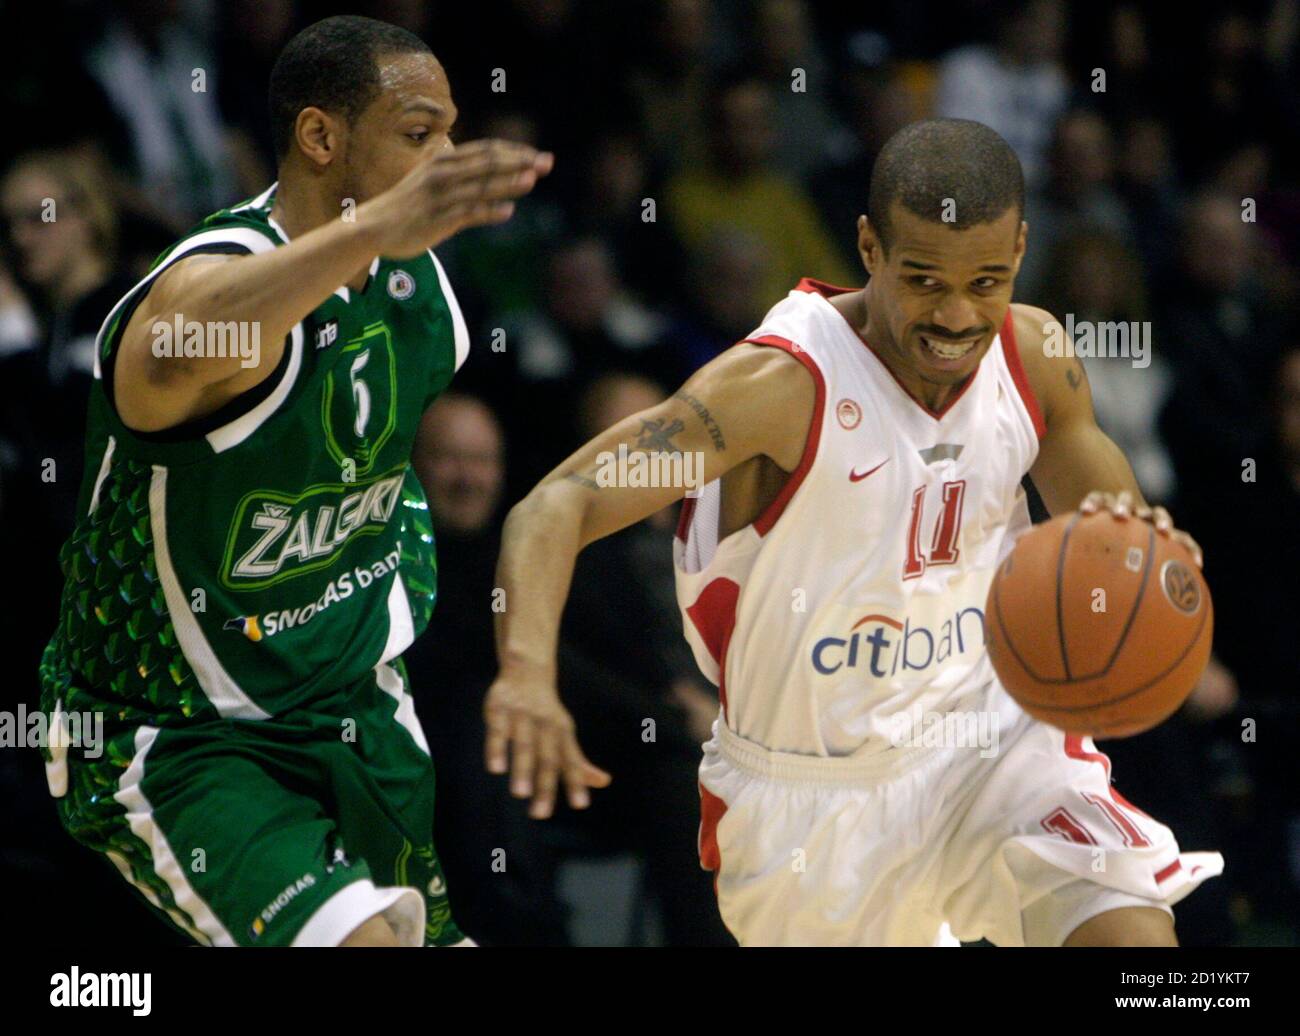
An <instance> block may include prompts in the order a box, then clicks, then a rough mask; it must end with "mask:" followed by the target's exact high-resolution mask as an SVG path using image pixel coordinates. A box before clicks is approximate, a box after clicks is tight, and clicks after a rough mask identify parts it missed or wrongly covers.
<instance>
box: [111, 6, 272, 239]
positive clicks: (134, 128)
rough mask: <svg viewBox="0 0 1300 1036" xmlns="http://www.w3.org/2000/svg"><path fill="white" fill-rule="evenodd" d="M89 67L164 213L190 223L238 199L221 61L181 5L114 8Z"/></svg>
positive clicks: (134, 166)
mask: <svg viewBox="0 0 1300 1036" xmlns="http://www.w3.org/2000/svg"><path fill="white" fill-rule="evenodd" d="M88 67H89V69H90V72H91V74H92V75H93V76H94V78H95V80H96V82H98V84H99V87H100V89H101V90H103V91H104V93H105V94H106V95H107V97H108V99H109V102H110V103H111V104H112V107H113V110H114V112H115V113H116V115H117V117H118V118H119V119H120V120H121V122H122V123H123V125H124V127H125V131H126V138H127V144H128V145H129V150H128V152H127V154H126V155H125V158H126V159H127V160H128V161H129V163H130V165H131V171H132V175H133V178H134V181H135V183H136V185H137V186H138V187H139V188H140V189H141V190H142V191H146V192H147V193H148V195H149V197H150V198H151V199H152V200H153V201H154V203H155V204H156V205H158V206H159V207H160V208H161V209H162V210H163V211H164V212H166V213H167V214H168V215H169V216H171V217H172V218H173V219H174V220H175V221H177V222H178V223H180V224H182V225H187V224H189V223H191V222H192V221H194V220H195V219H198V218H199V217H201V216H203V215H205V214H207V213H209V212H212V211H213V210H215V209H219V208H221V207H223V206H225V205H229V204H230V203H232V202H234V201H237V200H238V199H239V196H240V194H239V185H238V184H237V183H236V180H235V177H234V173H233V170H232V168H231V165H230V161H229V158H228V156H227V146H228V138H227V134H226V130H225V126H224V125H223V123H222V121H221V113H220V111H219V110H218V106H217V88H218V85H219V84H218V83H217V81H216V80H217V68H216V63H215V61H214V60H213V58H212V55H211V53H210V52H209V50H208V49H207V47H206V45H205V43H204V41H203V40H201V39H199V38H197V37H195V36H194V35H193V34H191V33H190V32H189V30H188V29H187V28H186V27H185V25H184V23H183V22H182V20H181V16H180V4H179V2H178V0H124V2H122V3H120V4H118V5H116V10H115V14H114V17H112V18H110V19H109V21H108V23H107V25H106V27H105V30H104V33H103V36H102V38H101V39H100V41H99V42H98V43H97V44H96V45H95V46H94V47H93V48H92V50H91V52H90V55H89V59H88ZM196 74H201V76H202V79H200V78H197V77H196ZM200 86H202V89H199V87H200ZM260 186H264V185H260Z"/></svg>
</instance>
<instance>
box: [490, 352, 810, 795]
mask: <svg viewBox="0 0 1300 1036" xmlns="http://www.w3.org/2000/svg"><path fill="white" fill-rule="evenodd" d="M814 395H815V389H814V385H813V380H812V377H811V376H810V375H809V374H808V373H807V371H805V370H804V369H803V366H802V364H800V363H799V362H798V361H797V360H795V359H794V358H793V357H791V356H789V355H788V354H786V353H784V352H782V351H780V350H777V349H772V348H767V347H762V346H755V345H748V344H741V345H737V346H734V347H732V348H731V349H729V350H727V351H726V352H725V353H723V354H722V355H721V356H719V357H718V358H717V359H715V360H713V361H712V362H711V363H709V364H707V365H706V366H704V367H702V368H701V369H700V370H699V371H698V372H697V373H696V374H695V375H694V376H693V377H692V378H691V379H690V380H689V381H687V382H686V384H685V385H683V386H682V388H681V390H680V391H678V392H677V393H676V394H675V395H673V396H672V397H671V398H669V399H667V400H665V401H664V402H662V403H660V404H659V405H658V406H655V407H652V408H650V409H649V410H644V411H642V412H641V413H639V414H634V415H633V416H632V417H629V418H627V419H626V420H624V421H621V422H620V423H619V424H616V425H614V427H612V428H610V429H609V430H608V431H606V432H604V433H603V434H601V435H599V436H597V437H596V438H595V439H593V440H591V441H590V442H588V443H587V444H586V445H585V446H583V447H581V448H580V449H578V450H577V451H576V452H574V453H573V454H572V455H571V456H570V457H568V458H567V459H566V460H565V461H564V462H563V463H561V464H560V465H559V466H558V467H556V468H555V469H554V470H553V471H552V472H551V473H550V474H549V475H547V476H546V478H544V479H543V480H542V481H541V482H540V483H538V485H537V486H536V487H535V488H534V489H533V490H532V492H530V493H529V494H528V496H526V497H525V498H524V499H523V500H522V501H520V503H518V504H517V505H515V507H514V508H513V509H512V510H511V512H510V515H509V517H508V518H507V520H506V524H505V529H504V532H503V534H502V546H501V557H500V561H499V563H498V566H497V585H498V587H500V588H501V589H503V590H504V591H505V610H504V611H503V612H501V613H500V614H499V615H498V616H497V631H496V633H497V638H496V639H497V651H498V655H499V659H500V664H501V675H500V676H499V677H498V679H497V681H496V683H494V684H493V687H492V689H491V691H490V692H489V695H488V701H487V704H486V708H485V712H486V716H487V722H488V744H487V761H488V768H489V769H490V770H492V771H493V772H496V773H504V772H505V771H506V768H507V749H508V748H510V747H513V753H512V754H513V760H512V762H513V771H514V781H513V784H512V788H513V790H514V792H515V794H516V795H520V796H524V797H526V796H528V795H530V794H532V793H533V784H532V778H533V773H534V769H536V771H537V790H536V796H535V798H534V815H535V816H547V815H549V812H550V808H551V803H552V801H553V798H554V792H555V784H556V773H557V771H558V770H559V769H560V768H563V770H564V774H565V781H566V784H567V785H568V787H569V792H570V795H569V798H570V802H571V803H572V804H573V805H575V806H580V805H583V804H585V802H586V797H585V787H586V786H589V785H590V786H599V785H601V784H603V783H606V782H607V781H608V777H607V776H606V775H604V774H603V773H602V772H601V771H599V770H597V769H596V768H595V767H593V766H591V764H589V763H587V762H586V760H585V759H583V758H582V754H581V752H580V751H579V750H578V748H577V744H576V741H575V740H574V738H573V732H572V721H571V720H570V719H569V717H568V714H567V712H565V711H564V709H563V706H562V705H560V702H559V698H558V695H557V693H556V691H555V668H556V663H555V658H556V645H557V643H558V639H559V628H560V616H561V614H562V612H563V610H564V603H565V599H566V597H567V596H568V590H569V582H570V580H571V578H572V576H573V566H574V562H575V560H576V558H577V556H578V553H579V551H581V550H582V548H583V547H585V546H586V545H587V544H589V543H591V542H592V541H594V540H597V539H600V538H601V537H603V536H608V535H610V534H611V533H614V532H617V531H618V530H619V529H623V528H626V527H627V526H629V525H632V524H633V523H635V522H638V521H640V520H641V519H643V518H645V517H647V516H649V515H651V514H654V513H655V512H656V511H658V510H660V509H661V508H663V507H665V506H666V505H668V504H670V503H672V502H673V501H674V500H678V499H680V498H681V497H683V496H684V495H685V493H686V491H687V489H689V488H692V487H688V486H669V487H660V488H650V487H645V488H634V487H624V486H606V485H602V484H601V483H602V481H603V479H602V478H601V468H602V464H603V463H605V461H603V460H602V456H601V455H602V454H606V455H612V456H617V455H618V452H619V448H620V446H622V447H624V448H626V450H627V453H628V457H629V460H631V459H632V458H633V457H635V456H636V455H637V454H644V453H647V452H653V451H669V452H671V451H680V452H681V453H684V454H694V455H695V456H696V457H698V459H699V461H700V462H701V464H702V468H703V473H702V475H701V476H700V478H699V484H701V485H702V484H703V483H705V482H709V481H712V480H713V479H715V478H718V477H719V476H721V475H723V474H724V473H725V472H727V471H730V470H731V469H732V468H734V467H736V466H737V465H739V464H742V463H744V462H745V461H748V460H750V459H751V458H753V457H756V456H760V455H762V456H766V457H769V458H771V459H772V460H773V461H774V462H775V463H776V464H777V465H778V466H780V467H781V468H783V469H785V470H786V471H790V470H793V469H794V468H795V467H796V466H797V465H798V462H799V456H800V454H801V453H802V451H803V447H804V440H805V437H806V435H807V429H808V426H809V422H810V421H811V418H812V412H813V405H814Z"/></svg>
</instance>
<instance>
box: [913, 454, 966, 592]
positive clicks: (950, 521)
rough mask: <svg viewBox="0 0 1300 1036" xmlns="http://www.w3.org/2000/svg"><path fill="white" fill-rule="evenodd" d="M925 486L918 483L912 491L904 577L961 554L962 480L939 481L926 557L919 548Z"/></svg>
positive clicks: (947, 562) (949, 561) (950, 562)
mask: <svg viewBox="0 0 1300 1036" xmlns="http://www.w3.org/2000/svg"><path fill="white" fill-rule="evenodd" d="M926 489H927V487H926V486H921V487H919V488H918V489H916V490H914V491H913V493H912V517H911V519H910V520H909V521H908V523H907V557H906V560H905V561H904V562H903V578H904V579H917V578H919V577H920V575H921V574H922V573H923V572H924V571H925V569H926V566H927V565H955V564H956V563H957V558H958V556H959V555H960V554H961V551H960V550H959V549H958V547H957V536H958V535H959V534H960V532H961V502H962V500H963V499H964V498H965V496H966V480H965V479H961V480H960V481H957V482H945V483H944V484H943V490H942V493H943V510H942V511H940V512H939V516H938V518H937V519H935V523H934V535H932V536H931V537H930V555H929V557H926V555H925V554H923V553H922V552H921V523H922V521H923V512H924V510H925V495H926Z"/></svg>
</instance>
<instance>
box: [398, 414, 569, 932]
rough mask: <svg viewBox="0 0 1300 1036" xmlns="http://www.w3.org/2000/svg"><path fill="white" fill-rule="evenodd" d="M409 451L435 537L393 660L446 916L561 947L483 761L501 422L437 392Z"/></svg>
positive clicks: (548, 878) (513, 813)
mask: <svg viewBox="0 0 1300 1036" xmlns="http://www.w3.org/2000/svg"><path fill="white" fill-rule="evenodd" d="M411 459H412V464H413V466H414V468H415V471H416V474H417V475H418V476H419V478H420V481H421V482H422V483H423V485H424V488H425V492H426V494H427V495H428V498H429V511H430V514H431V516H432V518H433V525H434V533H435V535H436V537H437V540H438V558H439V564H438V598H437V604H436V606H435V608H434V610H433V617H432V619H431V620H430V622H429V627H428V629H427V631H426V632H425V634H424V635H423V636H421V637H420V638H419V639H418V640H416V642H415V643H414V644H413V645H412V646H411V647H410V649H408V650H407V652H406V653H405V654H404V655H403V659H404V661H405V663H406V667H407V671H408V673H409V674H410V677H411V681H410V682H411V691H412V694H413V695H414V697H415V705H416V713H417V715H418V716H419V718H420V723H421V725H422V726H423V727H424V730H425V733H426V735H427V737H428V739H429V747H430V754H431V755H432V757H433V763H434V767H435V769H436V772H437V780H438V808H437V811H436V814H435V828H436V830H435V832H434V837H435V839H437V843H438V846H439V849H438V855H439V858H440V859H441V861H442V865H443V868H444V869H445V871H446V874H447V884H448V887H449V888H450V889H451V890H452V894H453V895H454V896H455V897H456V917H457V920H458V921H459V923H460V924H461V926H462V928H463V929H464V930H465V932H466V933H468V934H469V935H471V936H472V937H473V938H474V939H476V940H477V941H479V942H481V943H483V944H496V945H527V946H534V945H562V944H563V943H564V942H565V936H564V912H563V908H562V907H561V905H560V904H559V903H558V901H557V900H556V899H555V898H554V895H553V893H552V889H553V887H554V875H553V872H552V871H551V869H550V865H549V863H548V860H547V857H546V856H545V854H544V853H543V852H542V850H541V849H540V848H539V847H538V846H537V844H536V839H535V832H534V831H532V830H530V828H531V824H530V822H529V820H528V818H527V814H526V806H525V804H523V803H520V802H518V801H516V800H515V799H513V798H511V797H510V795H509V792H508V789H507V787H506V785H505V783H504V782H503V781H501V780H500V779H499V778H496V777H494V776H492V775H490V774H488V773H487V771H486V770H485V769H484V765H483V745H484V741H485V737H486V731H485V727H484V723H483V695H484V694H485V693H486V691H487V688H488V685H489V684H490V683H491V682H492V679H493V677H494V676H495V675H496V651H495V648H494V646H493V639H492V636H493V633H492V617H493V598H492V588H493V587H494V586H495V585H496V583H495V578H494V572H495V569H496V559H497V550H498V546H499V534H500V511H501V501H502V494H503V490H504V488H505V446H504V439H503V437H502V432H501V426H500V425H499V424H498V422H497V420H496V417H495V416H494V415H493V413H492V411H491V410H489V409H488V407H487V406H486V405H484V404H483V403H482V402H480V401H479V400H477V399H475V398H473V397H472V396H467V395H463V394H461V393H459V392H447V393H444V394H443V395H441V396H439V397H438V399H437V400H436V401H435V402H434V404H433V405H432V406H431V407H430V408H429V410H428V411H427V412H426V413H425V415H424V419H423V421H422V422H421V424H420V431H419V434H418V436H417V439H416V445H415V450H414V452H413V454H412V458H411Z"/></svg>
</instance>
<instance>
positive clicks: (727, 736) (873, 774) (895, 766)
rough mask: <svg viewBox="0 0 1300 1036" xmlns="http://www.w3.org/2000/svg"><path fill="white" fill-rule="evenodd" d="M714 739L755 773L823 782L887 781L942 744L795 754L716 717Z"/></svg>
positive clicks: (936, 753) (931, 756)
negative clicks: (860, 752)
mask: <svg viewBox="0 0 1300 1036" xmlns="http://www.w3.org/2000/svg"><path fill="white" fill-rule="evenodd" d="M713 736H714V739H715V740H716V741H717V745H718V751H719V752H720V753H721V754H722V757H723V758H724V759H726V760H727V761H728V762H730V763H731V764H733V765H734V766H737V767H739V768H740V769H742V770H746V771H748V772H749V773H752V774H754V775H755V776H757V777H771V778H774V779H776V780H782V781H816V782H820V783H823V784H854V785H876V784H886V783H888V782H889V781H891V780H894V779H896V778H898V777H901V776H902V775H903V774H905V773H908V772H910V771H911V770H914V769H915V768H916V767H918V766H920V765H922V764H923V763H927V762H930V761H932V760H936V759H938V758H939V757H940V756H942V755H943V754H945V753H944V749H942V748H887V749H885V750H884V751H881V752H877V753H875V754H873V755H868V756H861V757H859V756H826V755H798V754H796V753H794V752H775V751H773V750H772V749H770V748H765V747H763V746H762V745H760V744H756V743H755V742H753V741H748V740H746V739H745V738H743V737H741V736H740V735H739V734H737V733H736V732H735V731H734V730H732V729H731V728H730V727H728V726H727V724H726V722H725V721H723V720H722V719H721V718H719V720H718V722H717V724H716V725H715V726H714V735H713Z"/></svg>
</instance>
